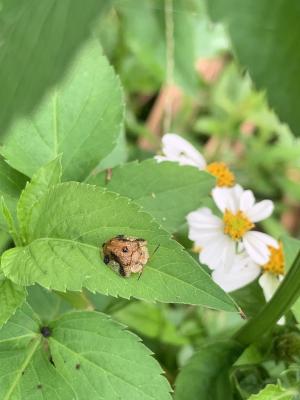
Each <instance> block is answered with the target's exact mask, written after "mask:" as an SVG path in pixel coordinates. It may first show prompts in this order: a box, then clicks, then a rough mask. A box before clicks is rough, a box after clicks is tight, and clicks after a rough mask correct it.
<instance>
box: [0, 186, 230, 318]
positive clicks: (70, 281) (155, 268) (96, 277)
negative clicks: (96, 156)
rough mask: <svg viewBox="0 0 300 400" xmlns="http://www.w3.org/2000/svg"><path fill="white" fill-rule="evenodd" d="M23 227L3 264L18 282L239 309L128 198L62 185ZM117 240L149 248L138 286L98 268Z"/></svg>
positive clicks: (5, 270) (134, 280)
mask: <svg viewBox="0 0 300 400" xmlns="http://www.w3.org/2000/svg"><path fill="white" fill-rule="evenodd" d="M28 224H29V230H28V238H29V241H30V243H28V245H27V246H26V247H17V248H14V249H11V250H8V251H6V252H5V253H4V254H3V256H2V260H1V268H2V269H3V271H4V273H5V274H6V275H7V276H8V277H9V278H10V279H12V280H13V281H14V282H16V283H19V284H21V285H24V286H26V285H31V284H33V283H34V282H37V283H39V284H40V285H42V286H44V287H46V288H52V289H56V290H59V291H64V290H66V289H68V290H74V291H78V290H81V288H82V287H86V288H87V289H89V290H91V291H98V292H100V293H104V294H109V295H112V296H121V297H124V298H130V296H134V297H136V298H140V299H145V300H150V301H155V300H158V301H162V302H174V303H187V304H199V305H200V304H201V305H205V306H208V307H212V308H217V309H224V310H227V311H235V310H236V307H235V304H234V303H233V301H232V300H231V298H230V297H229V296H228V295H227V294H226V293H224V292H223V291H222V290H221V289H220V288H219V286H217V285H216V284H215V283H214V282H213V281H212V280H211V278H210V277H209V275H208V274H207V273H206V272H205V271H204V270H203V269H202V267H201V266H199V264H198V263H197V262H196V261H195V260H194V259H193V258H192V257H191V256H190V255H189V254H188V253H187V252H185V251H184V250H183V248H182V247H181V246H180V245H179V244H178V243H177V242H175V241H174V240H172V239H171V238H170V235H169V234H168V233H167V232H166V231H164V230H163V229H161V228H160V226H159V225H158V224H157V223H156V222H155V221H154V220H153V218H152V217H151V216H150V215H149V214H147V213H145V212H143V211H142V210H141V209H140V208H139V207H138V206H137V205H136V204H135V203H133V202H132V201H130V200H129V199H128V198H125V197H120V196H119V195H117V194H115V193H112V192H108V191H106V190H104V189H102V188H96V187H94V186H91V185H86V184H79V183H74V182H70V183H63V184H60V185H57V186H56V187H53V188H52V189H50V190H49V192H48V194H47V195H45V196H44V197H43V198H42V199H41V200H40V201H39V202H38V203H36V205H35V207H34V210H33V212H32V213H31V216H30V220H29V221H28ZM119 234H124V235H126V236H134V237H140V238H144V239H146V240H147V241H148V248H149V252H150V260H149V262H148V263H147V265H146V266H145V271H144V273H143V275H142V277H141V279H139V280H138V279H137V278H138V277H137V275H132V276H131V277H130V278H128V279H124V278H122V277H121V276H119V275H118V274H116V273H115V272H113V271H112V270H111V269H110V268H109V267H108V266H107V265H105V264H104V262H103V254H102V250H101V249H102V243H104V242H106V241H107V240H109V239H110V238H112V237H114V236H116V235H119ZM158 246H159V248H158ZM156 249H157V251H156V252H155V250H156ZM154 252H155V254H154Z"/></svg>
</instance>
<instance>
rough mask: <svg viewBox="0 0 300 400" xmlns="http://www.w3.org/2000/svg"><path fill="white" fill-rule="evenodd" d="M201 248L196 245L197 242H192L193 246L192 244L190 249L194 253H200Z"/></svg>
mask: <svg viewBox="0 0 300 400" xmlns="http://www.w3.org/2000/svg"><path fill="white" fill-rule="evenodd" d="M201 250H202V247H201V246H198V245H197V244H194V246H193V248H192V251H193V252H194V253H198V254H199V253H200V251H201Z"/></svg>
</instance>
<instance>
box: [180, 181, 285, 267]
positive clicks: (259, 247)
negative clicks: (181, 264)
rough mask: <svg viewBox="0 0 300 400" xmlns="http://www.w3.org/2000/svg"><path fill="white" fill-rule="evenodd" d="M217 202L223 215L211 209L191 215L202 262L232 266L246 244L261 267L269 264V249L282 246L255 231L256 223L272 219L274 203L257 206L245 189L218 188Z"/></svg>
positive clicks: (192, 232)
mask: <svg viewBox="0 0 300 400" xmlns="http://www.w3.org/2000/svg"><path fill="white" fill-rule="evenodd" d="M212 196H213V199H214V201H215V203H216V205H217V207H218V208H219V210H220V211H221V212H222V213H223V218H222V219H221V218H219V217H216V216H215V215H213V214H212V212H211V210H210V209H208V208H200V209H198V210H196V211H193V212H191V213H189V214H188V216H187V221H188V225H189V238H190V239H191V240H193V241H194V242H195V243H196V245H198V246H200V247H201V249H202V250H201V252H200V255H199V259H200V262H201V263H204V264H206V265H208V266H209V267H210V268H211V269H216V268H218V267H219V266H220V265H228V263H230V262H231V261H232V260H233V259H234V256H235V255H236V253H237V251H236V250H237V246H238V245H242V246H243V248H244V249H245V251H246V253H247V254H248V256H249V257H250V258H251V259H252V260H253V261H254V262H255V263H257V264H259V265H263V264H265V263H266V262H267V261H268V259H269V257H270V249H269V247H268V246H273V247H274V248H276V247H278V243H277V241H276V240H275V239H273V238H272V237H271V236H269V235H267V234H265V233H262V232H258V231H253V230H252V228H254V227H255V223H256V222H258V221H261V220H263V219H265V218H267V217H269V216H270V215H271V213H272V211H273V202H272V201H270V200H263V201H260V202H258V203H256V204H255V199H254V196H253V193H252V191H251V190H243V189H242V187H241V186H239V185H235V186H234V187H233V188H231V189H229V188H215V189H213V191H212Z"/></svg>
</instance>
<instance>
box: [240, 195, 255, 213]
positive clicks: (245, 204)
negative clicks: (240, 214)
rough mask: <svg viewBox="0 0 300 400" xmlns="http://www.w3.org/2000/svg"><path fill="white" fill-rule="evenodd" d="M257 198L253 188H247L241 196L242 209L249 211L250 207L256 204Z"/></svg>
mask: <svg viewBox="0 0 300 400" xmlns="http://www.w3.org/2000/svg"><path fill="white" fill-rule="evenodd" d="M254 203H255V198H254V195H253V192H252V191H251V190H245V191H244V192H243V193H242V195H241V198H240V209H241V210H242V211H244V212H247V210H249V209H250V208H252V207H253V206H254Z"/></svg>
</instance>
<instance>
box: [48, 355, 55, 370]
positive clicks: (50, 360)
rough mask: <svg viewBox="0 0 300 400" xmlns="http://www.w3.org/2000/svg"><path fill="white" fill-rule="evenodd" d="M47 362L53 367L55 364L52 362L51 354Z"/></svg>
mask: <svg viewBox="0 0 300 400" xmlns="http://www.w3.org/2000/svg"><path fill="white" fill-rule="evenodd" d="M49 362H50V364H52V365H53V367H55V364H54V361H53V358H52V356H50V357H49Z"/></svg>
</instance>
